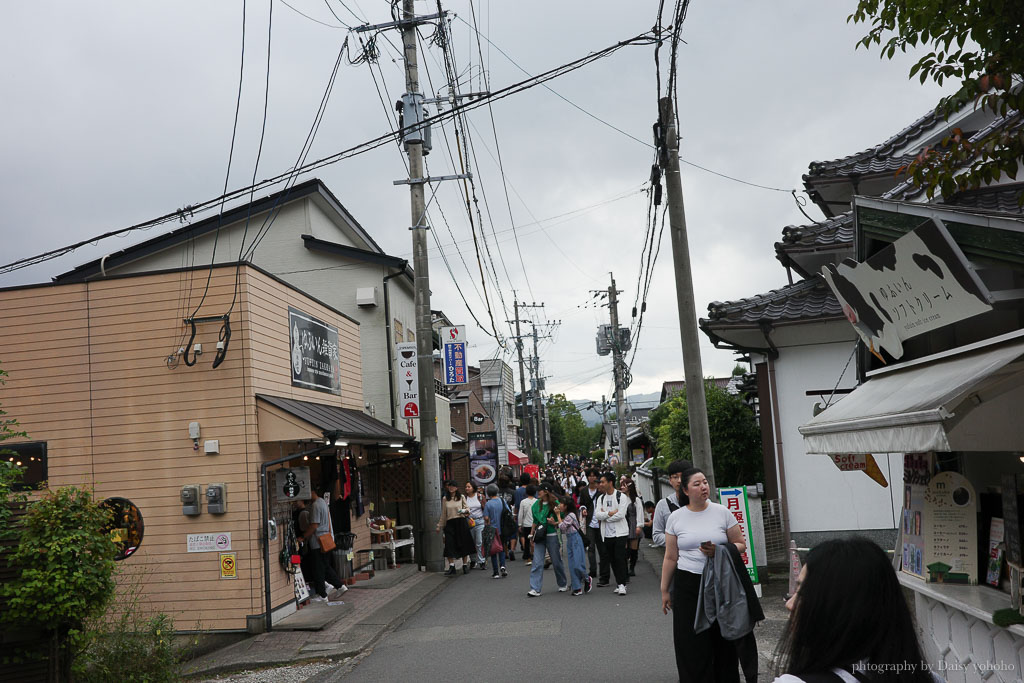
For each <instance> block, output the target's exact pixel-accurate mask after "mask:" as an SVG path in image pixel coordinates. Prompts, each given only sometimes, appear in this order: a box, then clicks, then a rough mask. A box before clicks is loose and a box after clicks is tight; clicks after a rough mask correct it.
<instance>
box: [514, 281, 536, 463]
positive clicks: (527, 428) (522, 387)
mask: <svg viewBox="0 0 1024 683" xmlns="http://www.w3.org/2000/svg"><path fill="white" fill-rule="evenodd" d="M513 294H515V292H513ZM515 310H516V351H517V352H518V353H519V398H520V403H521V404H522V406H523V421H522V423H521V424H522V425H523V432H524V435H525V437H526V438H525V439H524V443H525V444H526V454H527V455H532V453H531V450H532V449H533V447H534V440H533V438H532V437H531V432H533V430H532V429H531V425H530V418H529V416H528V415H527V413H526V376H525V375H524V373H523V335H522V333H521V332H520V331H519V301H518V300H517V301H516V302H515Z"/></svg>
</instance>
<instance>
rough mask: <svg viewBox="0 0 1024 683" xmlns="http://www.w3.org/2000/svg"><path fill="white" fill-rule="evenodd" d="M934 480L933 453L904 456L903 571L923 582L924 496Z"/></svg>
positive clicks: (901, 521) (901, 522)
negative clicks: (929, 483)
mask: <svg viewBox="0 0 1024 683" xmlns="http://www.w3.org/2000/svg"><path fill="white" fill-rule="evenodd" d="M931 478H932V456H931V453H907V454H906V455H904V456H903V517H902V519H901V520H900V524H901V525H902V527H901V528H902V531H903V538H902V545H903V547H902V548H901V549H900V550H901V552H902V553H903V557H902V558H901V559H902V563H901V564H902V567H901V568H902V570H903V571H904V572H905V573H907V574H913V575H914V576H916V577H918V578H919V579H924V578H927V577H926V576H925V569H924V520H923V517H924V496H925V493H926V492H927V491H928V482H930V481H931Z"/></svg>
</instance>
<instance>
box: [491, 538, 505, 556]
mask: <svg viewBox="0 0 1024 683" xmlns="http://www.w3.org/2000/svg"><path fill="white" fill-rule="evenodd" d="M503 552H505V544H504V543H502V542H501V534H494V539H492V540H491V547H490V553H489V554H491V555H497V554H498V553H503Z"/></svg>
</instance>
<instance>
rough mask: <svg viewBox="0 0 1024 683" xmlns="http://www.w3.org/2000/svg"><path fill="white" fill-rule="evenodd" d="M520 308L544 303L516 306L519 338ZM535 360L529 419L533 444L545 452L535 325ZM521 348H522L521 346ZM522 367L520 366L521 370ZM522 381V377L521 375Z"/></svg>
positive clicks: (531, 371)
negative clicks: (539, 398)
mask: <svg viewBox="0 0 1024 683" xmlns="http://www.w3.org/2000/svg"><path fill="white" fill-rule="evenodd" d="M520 308H544V303H543V302H541V303H539V304H538V303H537V302H534V303H531V304H528V303H526V302H525V301H524V302H522V303H520V304H517V305H516V336H519V322H518V321H519V309H520ZM531 336H532V337H533V359H532V360H531V362H530V388H531V389H533V414H532V415H531V416H530V418H529V424H530V430H531V431H532V432H533V444H534V446H535V447H536V448H537V449H538V450H540V451H541V452H542V453H543V452H544V433H543V430H542V429H541V418H540V410H539V406H538V404H537V397H538V396H539V395H540V379H541V378H540V358H539V357H538V356H537V325H536V324H534V325H533V334H532V335H531ZM520 348H522V347H521V346H520ZM521 367H522V366H520V368H521ZM520 379H522V375H521V374H520ZM523 419H524V420H526V419H527V418H526V395H525V394H523Z"/></svg>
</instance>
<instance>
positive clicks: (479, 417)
mask: <svg viewBox="0 0 1024 683" xmlns="http://www.w3.org/2000/svg"><path fill="white" fill-rule="evenodd" d="M469 419H470V421H471V422H472V423H473V424H475V425H482V424H483V423H484V422H485V421H486V420H487V416H485V415H484V414H483V413H473V414H472V415H470V416H469Z"/></svg>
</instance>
